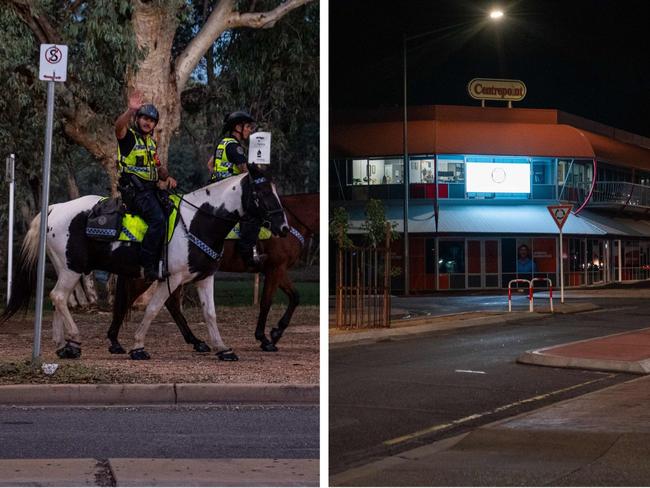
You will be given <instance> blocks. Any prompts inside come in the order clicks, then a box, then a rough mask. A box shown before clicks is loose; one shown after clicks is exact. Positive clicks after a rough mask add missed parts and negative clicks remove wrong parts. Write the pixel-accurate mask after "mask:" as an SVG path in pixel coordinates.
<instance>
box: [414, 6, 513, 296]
mask: <svg viewBox="0 0 650 488" xmlns="http://www.w3.org/2000/svg"><path fill="white" fill-rule="evenodd" d="M503 16H504V13H503V11H502V10H500V9H493V10H492V11H490V12H489V18H490V19H491V20H492V21H493V22H497V21H499V20H501V19H502V18H503ZM442 30H444V29H442ZM440 31H441V30H433V31H429V32H423V33H421V34H416V35H413V36H407V35H406V33H404V34H403V36H402V61H403V67H404V80H403V81H404V87H403V92H404V100H403V105H404V121H403V135H402V137H403V139H404V295H409V292H410V286H409V282H410V269H409V268H410V266H409V230H408V229H409V183H410V180H411V175H410V173H411V164H410V161H409V153H408V108H407V107H408V78H407V62H406V48H407V42H408V41H409V40H411V39H416V38H420V37H424V36H428V35H430V34H433V33H435V32H440ZM434 185H435V188H436V195H437V194H438V181H437V176H436V181H435V182H434ZM437 217H438V216H437V215H436V219H437ZM436 222H437V220H436ZM436 226H437V224H436Z"/></svg>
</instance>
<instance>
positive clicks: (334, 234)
mask: <svg viewBox="0 0 650 488" xmlns="http://www.w3.org/2000/svg"><path fill="white" fill-rule="evenodd" d="M349 227H350V218H349V217H348V213H347V211H346V210H345V209H344V208H343V207H337V208H335V209H333V210H332V213H331V214H330V237H331V238H332V239H334V240H335V241H336V243H337V244H338V245H339V247H341V248H346V247H350V246H352V241H351V240H350V237H349V236H348V229H349Z"/></svg>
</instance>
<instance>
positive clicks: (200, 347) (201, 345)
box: [194, 341, 212, 352]
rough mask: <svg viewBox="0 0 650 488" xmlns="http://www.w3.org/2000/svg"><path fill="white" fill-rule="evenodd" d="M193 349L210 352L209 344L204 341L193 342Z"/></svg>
mask: <svg viewBox="0 0 650 488" xmlns="http://www.w3.org/2000/svg"><path fill="white" fill-rule="evenodd" d="M194 350H195V351H196V352H210V351H212V349H210V346H208V345H207V344H206V343H205V342H203V341H201V342H197V343H196V344H194Z"/></svg>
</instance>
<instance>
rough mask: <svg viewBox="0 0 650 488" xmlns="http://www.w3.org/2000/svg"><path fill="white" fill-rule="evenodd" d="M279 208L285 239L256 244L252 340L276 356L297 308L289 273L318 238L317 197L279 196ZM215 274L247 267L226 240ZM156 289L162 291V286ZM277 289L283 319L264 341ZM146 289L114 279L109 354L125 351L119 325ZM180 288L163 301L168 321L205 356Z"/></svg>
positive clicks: (133, 281)
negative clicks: (258, 280)
mask: <svg viewBox="0 0 650 488" xmlns="http://www.w3.org/2000/svg"><path fill="white" fill-rule="evenodd" d="M280 200H281V202H282V206H283V207H284V211H285V214H286V216H287V221H288V223H289V225H290V226H291V231H290V234H289V235H288V236H287V237H285V238H271V239H268V240H264V241H258V248H259V250H260V252H262V253H264V254H266V255H267V258H266V260H265V261H264V263H263V264H262V266H261V272H262V273H263V274H264V287H263V289H262V299H261V300H260V314H259V317H258V319H257V328H256V329H255V338H256V339H257V340H258V341H260V347H261V348H262V350H263V351H267V352H273V351H277V350H278V349H277V347H276V344H277V343H278V341H279V340H280V338H281V337H282V334H283V333H284V331H285V329H286V328H287V327H288V326H289V322H290V321H291V317H292V316H293V312H294V311H295V309H296V307H297V306H298V304H299V303H300V296H299V294H298V290H296V288H295V286H294V285H293V282H292V281H291V278H289V274H288V270H289V269H290V268H291V267H292V266H294V265H295V264H296V262H298V259H299V258H300V255H301V254H302V251H303V248H304V246H305V244H306V240H307V239H308V238H310V237H311V236H313V235H314V234H316V233H318V226H319V194H318V193H305V194H299V195H287V196H283V197H280ZM219 271H226V272H233V273H244V272H246V266H245V264H244V262H243V260H242V258H241V256H240V255H239V253H238V252H237V249H236V246H235V241H233V240H227V241H226V242H225V245H224V248H223V257H222V258H221V263H220V266H219ZM158 286H165V284H164V283H161V284H159V285H158ZM278 287H280V289H281V290H282V291H283V292H284V293H285V294H286V295H287V297H288V298H289V305H288V306H287V309H286V311H285V312H284V315H283V316H282V318H281V319H280V320H279V322H278V325H277V327H275V328H273V329H272V330H271V339H270V340H269V338H268V337H266V331H265V329H266V319H267V317H268V314H269V310H270V309H271V304H272V302H273V295H275V292H276V290H277V289H278ZM147 288H148V284H146V283H145V282H144V280H137V279H128V278H123V277H121V276H118V278H117V284H116V288H115V300H114V301H113V321H112V322H111V326H110V328H109V330H108V334H107V336H108V339H109V340H110V341H111V345H110V347H109V348H108V350H109V351H110V352H111V353H113V354H123V353H124V352H125V351H124V349H123V348H122V346H121V345H120V343H119V341H118V335H119V331H120V327H121V326H122V322H123V321H124V318H125V317H126V315H127V313H128V310H129V309H130V308H131V306H132V305H133V303H134V302H135V300H136V299H137V298H138V297H139V296H140V295H141V294H142V293H144V291H145V290H146V289H147ZM181 301H182V287H178V288H177V289H176V290H175V291H174V292H173V293H172V295H171V296H170V297H169V298H168V299H167V301H166V302H165V306H166V307H167V310H168V311H169V313H170V314H171V316H172V317H173V319H174V321H175V322H176V325H178V328H179V329H180V331H181V333H182V334H183V338H184V339H185V342H186V343H188V344H192V345H193V346H194V350H196V351H198V352H208V351H210V348H209V346H208V345H207V344H206V343H205V342H204V341H202V340H200V339H198V338H197V337H196V336H195V335H194V334H193V333H192V331H191V330H190V328H189V326H188V324H187V320H186V319H185V317H184V316H183V313H182V311H181Z"/></svg>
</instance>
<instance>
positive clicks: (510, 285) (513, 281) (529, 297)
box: [508, 278, 533, 312]
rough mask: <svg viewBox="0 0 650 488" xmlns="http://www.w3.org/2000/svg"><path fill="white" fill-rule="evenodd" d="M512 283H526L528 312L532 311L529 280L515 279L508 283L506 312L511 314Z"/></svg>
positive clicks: (531, 294)
mask: <svg viewBox="0 0 650 488" xmlns="http://www.w3.org/2000/svg"><path fill="white" fill-rule="evenodd" d="M513 283H528V311H529V312H532V311H533V285H532V283H531V282H530V280H524V279H521V278H520V279H517V280H510V281H509V282H508V312H512V284H513Z"/></svg>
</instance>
